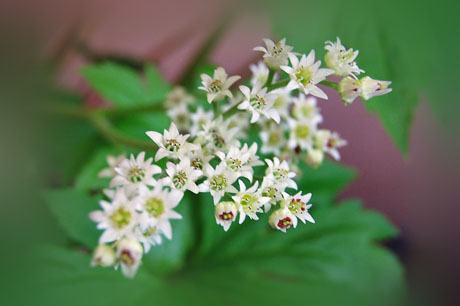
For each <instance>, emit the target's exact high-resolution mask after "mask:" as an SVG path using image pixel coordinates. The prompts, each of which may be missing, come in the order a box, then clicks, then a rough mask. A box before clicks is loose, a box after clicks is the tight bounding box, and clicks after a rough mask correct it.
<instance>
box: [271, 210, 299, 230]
mask: <svg viewBox="0 0 460 306" xmlns="http://www.w3.org/2000/svg"><path fill="white" fill-rule="evenodd" d="M268 224H270V226H271V227H273V228H276V229H278V230H280V231H282V232H286V230H287V229H289V228H291V226H292V227H294V228H295V227H297V218H296V217H295V216H294V215H293V214H292V213H291V212H290V210H289V209H288V208H287V207H284V208H280V209H277V210H275V211H274V212H273V213H272V214H271V215H270V217H268Z"/></svg>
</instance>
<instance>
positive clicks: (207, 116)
mask: <svg viewBox="0 0 460 306" xmlns="http://www.w3.org/2000/svg"><path fill="white" fill-rule="evenodd" d="M213 118H214V113H213V112H212V111H209V112H206V111H205V110H204V109H203V107H201V106H199V107H198V108H197V110H196V112H194V113H193V114H191V119H192V127H191V129H190V134H191V135H192V136H195V135H197V134H198V132H199V131H202V130H203V126H204V125H205V124H206V123H208V122H210V121H211V120H212V119H213Z"/></svg>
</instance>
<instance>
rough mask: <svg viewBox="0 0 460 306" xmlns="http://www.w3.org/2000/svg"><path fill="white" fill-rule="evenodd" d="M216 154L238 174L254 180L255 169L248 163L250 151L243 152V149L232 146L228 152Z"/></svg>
mask: <svg viewBox="0 0 460 306" xmlns="http://www.w3.org/2000/svg"><path fill="white" fill-rule="evenodd" d="M216 155H217V157H219V159H220V160H221V161H222V162H224V163H225V164H226V165H227V167H228V168H229V169H230V170H231V171H233V172H235V174H236V175H237V176H242V177H245V178H247V179H248V180H249V181H251V182H252V176H253V174H254V170H253V169H252V167H251V166H249V165H248V161H249V157H250V156H251V153H250V152H249V151H246V152H242V150H240V149H238V148H237V147H230V150H229V151H228V153H227V154H225V153H224V152H217V153H216Z"/></svg>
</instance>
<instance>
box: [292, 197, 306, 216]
mask: <svg viewBox="0 0 460 306" xmlns="http://www.w3.org/2000/svg"><path fill="white" fill-rule="evenodd" d="M306 209H307V208H306V205H305V203H304V202H302V201H301V200H300V199H292V200H291V202H290V203H289V210H290V211H291V212H292V213H293V214H298V213H302V212H304V211H305V210H306Z"/></svg>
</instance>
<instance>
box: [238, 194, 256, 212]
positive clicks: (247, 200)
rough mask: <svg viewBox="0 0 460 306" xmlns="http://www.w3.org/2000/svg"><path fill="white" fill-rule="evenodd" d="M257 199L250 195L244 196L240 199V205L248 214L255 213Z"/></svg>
mask: <svg viewBox="0 0 460 306" xmlns="http://www.w3.org/2000/svg"><path fill="white" fill-rule="evenodd" d="M258 200H259V198H258V197H256V196H252V195H250V194H245V195H244V196H242V197H241V200H240V203H241V205H242V206H243V209H244V210H245V211H248V212H255V211H256V210H257V205H256V204H257V201H258Z"/></svg>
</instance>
